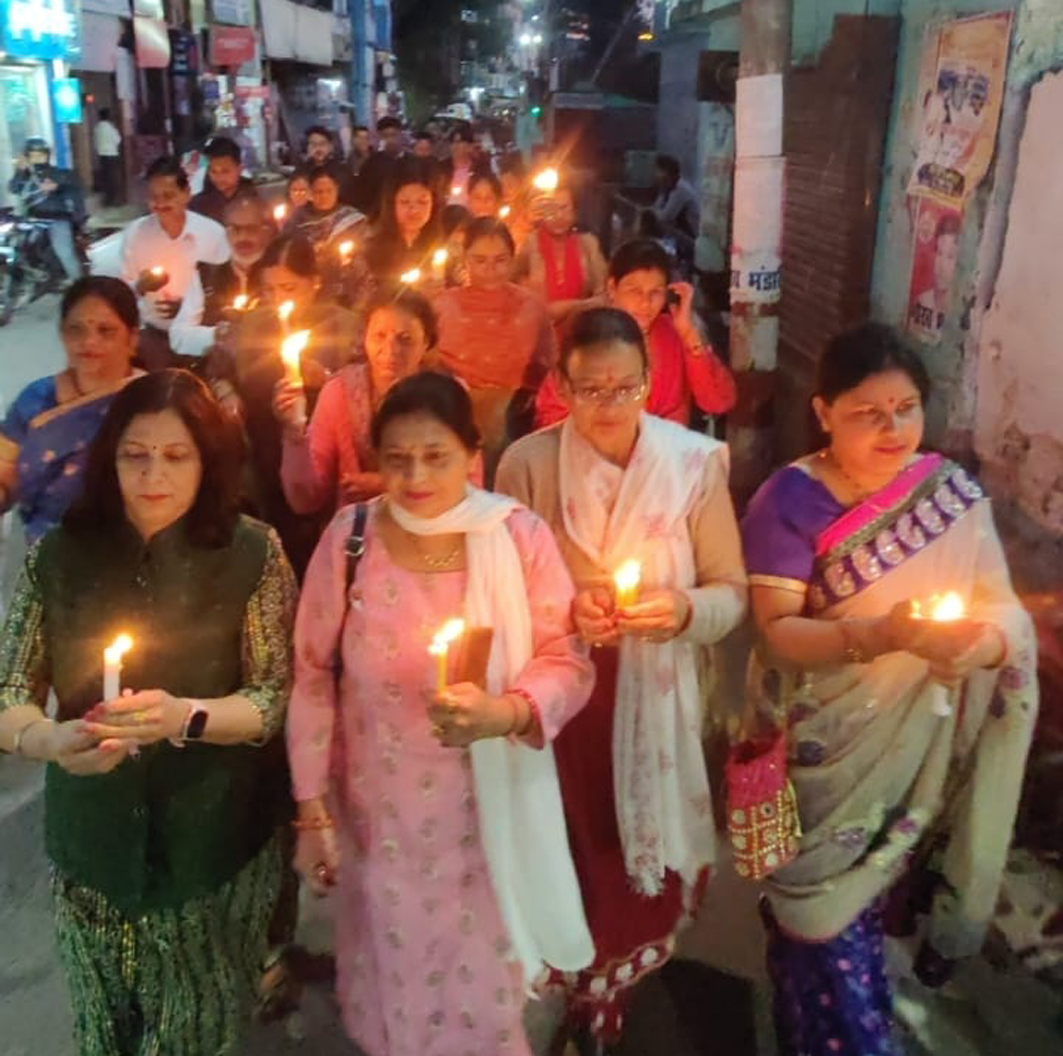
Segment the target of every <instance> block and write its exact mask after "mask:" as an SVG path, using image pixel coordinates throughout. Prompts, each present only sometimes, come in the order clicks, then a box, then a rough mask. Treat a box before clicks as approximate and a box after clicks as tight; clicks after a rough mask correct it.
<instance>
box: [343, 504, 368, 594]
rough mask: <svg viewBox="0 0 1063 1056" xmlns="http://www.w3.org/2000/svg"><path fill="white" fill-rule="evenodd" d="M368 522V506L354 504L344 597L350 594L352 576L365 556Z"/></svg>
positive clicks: (347, 548) (347, 549)
mask: <svg viewBox="0 0 1063 1056" xmlns="http://www.w3.org/2000/svg"><path fill="white" fill-rule="evenodd" d="M368 520H369V505H368V503H365V502H359V503H355V507H354V520H353V521H352V522H351V534H350V535H349V536H347V546H346V547H345V550H346V554H347V589H346V590H345V591H344V592H343V593H344V596H346V595H347V594H349V593H350V590H351V587H352V586H354V576H355V573H356V572H357V571H358V562H359V561H361V560H362V556H363V555H364V554H365V526H366V522H367V521H368Z"/></svg>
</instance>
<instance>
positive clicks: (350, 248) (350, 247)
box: [339, 239, 354, 264]
mask: <svg viewBox="0 0 1063 1056" xmlns="http://www.w3.org/2000/svg"><path fill="white" fill-rule="evenodd" d="M339 250H340V263H341V264H346V263H347V262H348V261H349V260H350V259H351V254H352V253H353V252H354V243H353V242H352V241H351V240H350V239H347V241H346V242H341V243H340V246H339Z"/></svg>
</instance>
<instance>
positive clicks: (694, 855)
mask: <svg viewBox="0 0 1063 1056" xmlns="http://www.w3.org/2000/svg"><path fill="white" fill-rule="evenodd" d="M710 459H716V460H717V461H718V463H719V466H720V472H723V473H726V471H727V468H726V467H727V449H726V447H725V446H724V445H723V444H721V443H720V442H719V441H716V440H712V439H710V438H708V437H706V436H703V435H701V434H700V433H695V432H692V431H691V430H689V429H684V428H683V427H682V426H680V425H676V424H675V423H673V422H669V421H666V420H664V419H662V418H657V417H654V416H653V415H649V414H643V415H642V417H641V418H640V420H639V436H638V440H637V442H636V444H635V450H634V452H633V453H632V456H631V461H630V462H629V463H628V465H627V466H626V467H625V468H623V469H621V468H620V467H618V466H615V465H612V464H610V463H609V462H607V461H606V460H605V459H603V458H602V457H601V455H599V454H598V453H597V452H596V451H595V450H594V448H593V447H592V446H591V444H590V443H588V441H586V440H585V439H584V438H583V437H582V436H580V434H579V432H578V431H577V430H576V427H575V425H574V424H573V422H572V419H571V418H569V419H567V420H566V422H565V424H564V425H563V426H562V427H561V450H560V470H561V480H560V494H561V509H562V516H563V517H564V524H565V530H566V532H567V533H568V536H569V538H570V539H571V540H572V542H573V543H575V544H576V545H577V546H578V547H579V548H580V549H581V550H582V551H583V552H584V553H585V554H586V555H587V556H588V557H589V558H590V559H591V560H592V561H593V562H594V563H595V564H596V565H598V566H599V567H600V568H604V569H609V570H611V571H612V570H615V569H616V568H618V567H619V566H620V565H621V564H623V563H624V562H625V561H627V560H629V559H632V558H634V559H636V560H638V561H639V562H640V564H641V565H642V585H643V587H644V588H648V589H655V588H665V587H670V588H673V589H678V590H683V589H685V588H690V587H693V586H695V585H696V570H695V565H694V553H693V543H692V540H691V538H690V532H689V529H688V527H687V518H688V517H689V515H690V512H691V510H692V508H693V505H694V502H695V500H696V499H697V497H698V495H699V494H700V493H701V490H702V483H703V481H704V479H705V470H706V466H707V464H708V463H709V460H710ZM699 650H700V646H699V645H697V644H696V643H692V642H685V641H680V640H678V639H673V640H672V641H669V642H663V643H656V642H649V641H645V640H642V639H638V638H633V637H630V636H625V637H624V638H623V639H622V640H621V642H620V666H619V671H618V674H617V687H616V710H615V715H614V720H613V745H612V751H613V786H614V798H615V800H616V814H617V822H618V825H619V829H620V838H621V843H622V844H623V849H624V863H625V866H626V867H627V873H628V876H629V877H631V879H632V880H633V881H634V883H635V886H636V887H637V889H638V890H639V891H641V892H643V893H645V894H649V895H655V894H658V893H659V892H660V891H661V889H662V885H663V882H664V876H665V870H666V869H671V870H673V871H674V872H677V873H678V874H679V875H680V876H681V877H682V879H683V881H684V882H685V883H686V884H687V885H692V884H694V883H695V881H696V880H697V877H698V874H699V872H700V871H701V870H702V869H703V868H704V867H705V866H706V865H708V864H711V863H712V862H713V861H714V860H715V858H716V836H715V831H714V826H713V820H712V799H711V793H710V791H709V781H708V775H707V773H706V770H705V758H704V754H703V751H702V746H701V725H702V696H701V687H700V682H699V679H698V668H699V663H698V660H699Z"/></svg>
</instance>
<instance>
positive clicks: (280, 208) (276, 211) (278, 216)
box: [273, 202, 288, 224]
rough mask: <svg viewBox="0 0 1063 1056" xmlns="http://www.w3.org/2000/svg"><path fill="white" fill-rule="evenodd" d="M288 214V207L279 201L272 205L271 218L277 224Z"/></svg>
mask: <svg viewBox="0 0 1063 1056" xmlns="http://www.w3.org/2000/svg"><path fill="white" fill-rule="evenodd" d="M287 215H288V207H287V206H286V205H285V204H284V203H283V202H281V204H280V205H275V206H274V207H273V219H274V220H276V221H277V223H278V224H279V223H280V222H281V221H282V220H283V219H284V218H285V217H286V216H287Z"/></svg>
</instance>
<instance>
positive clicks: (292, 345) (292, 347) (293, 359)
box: [281, 330, 310, 385]
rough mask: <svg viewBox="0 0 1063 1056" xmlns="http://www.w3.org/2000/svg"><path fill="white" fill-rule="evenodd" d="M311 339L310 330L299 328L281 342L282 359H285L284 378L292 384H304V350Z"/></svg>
mask: <svg viewBox="0 0 1063 1056" xmlns="http://www.w3.org/2000/svg"><path fill="white" fill-rule="evenodd" d="M309 341H310V331H309V330H297V331H296V332H295V333H294V334H289V335H288V336H287V337H286V338H285V339H284V340H283V341H282V342H281V359H282V360H284V378H285V380H286V381H287V382H288V383H289V384H290V385H302V384H303V369H302V357H303V350H304V349H305V348H306V346H307V344H308V343H309Z"/></svg>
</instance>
